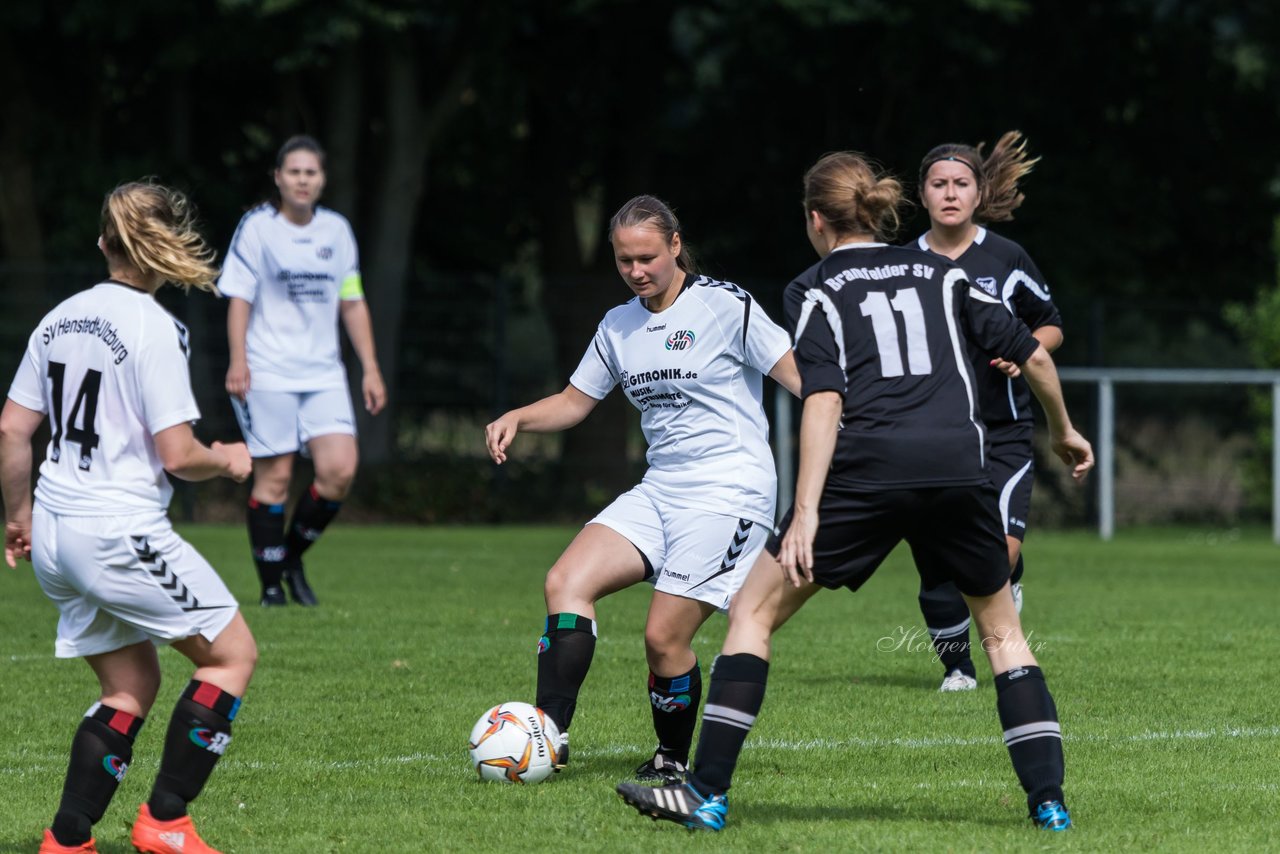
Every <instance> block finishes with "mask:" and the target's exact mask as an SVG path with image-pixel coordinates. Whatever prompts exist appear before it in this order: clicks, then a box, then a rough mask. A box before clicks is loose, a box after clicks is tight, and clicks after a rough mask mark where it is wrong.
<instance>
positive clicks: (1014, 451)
mask: <svg viewBox="0 0 1280 854" xmlns="http://www.w3.org/2000/svg"><path fill="white" fill-rule="evenodd" d="M1033 432H1034V428H1033V427H1032V426H1031V425H1030V424H1010V425H1008V426H1006V427H997V428H995V429H993V430H992V431H991V432H990V434H989V439H990V441H991V452H990V455H989V456H988V457H987V472H988V473H989V474H990V475H991V482H992V483H994V484H995V486H996V492H998V493H999V495H1000V517H1001V520H1002V522H1003V524H1004V532H1005V535H1006V536H1009V537H1013V538H1014V539H1016V540H1019V541H1021V540H1022V539H1023V538H1025V537H1026V535H1027V516H1028V515H1030V513H1031V486H1032V484H1033V483H1034V481H1035V479H1036V465H1035V454H1034V453H1033V451H1032V449H1031V438H1032V435H1033Z"/></svg>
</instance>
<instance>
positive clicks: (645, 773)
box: [636, 750, 689, 786]
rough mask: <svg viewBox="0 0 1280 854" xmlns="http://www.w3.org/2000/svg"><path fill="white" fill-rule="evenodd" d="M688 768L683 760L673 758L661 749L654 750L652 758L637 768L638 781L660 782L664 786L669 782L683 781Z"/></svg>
mask: <svg viewBox="0 0 1280 854" xmlns="http://www.w3.org/2000/svg"><path fill="white" fill-rule="evenodd" d="M688 770H689V769H688V768H687V767H685V764H684V763H683V762H681V761H679V760H678V759H672V758H671V757H670V756H667V755H666V754H665V753H663V752H662V751H661V750H657V751H654V754H653V758H652V759H649V760H648V761H646V762H645V763H644V764H643V765H641V766H640V767H639V768H637V769H636V782H639V783H658V784H659V785H663V786H665V785H667V784H668V783H683V782H684V775H685V773H686V772H688Z"/></svg>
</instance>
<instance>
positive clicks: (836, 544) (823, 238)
mask: <svg viewBox="0 0 1280 854" xmlns="http://www.w3.org/2000/svg"><path fill="white" fill-rule="evenodd" d="M804 187H805V197H804V209H805V213H806V226H807V229H806V231H807V234H808V237H809V241H810V243H811V245H812V246H813V248H814V250H815V251H816V252H817V253H818V255H819V256H820V258H821V260H820V261H818V263H817V264H815V265H813V266H812V267H810V268H809V269H808V270H806V271H805V272H803V273H801V274H800V276H798V277H797V278H796V279H795V280H794V281H792V283H791V284H790V285H788V286H787V290H788V292H793V291H796V290H799V291H801V292H802V293H803V294H804V299H803V306H802V309H801V311H800V315H799V318H798V320H797V323H796V341H795V354H796V363H797V365H798V366H799V370H800V376H801V378H802V379H803V383H804V388H803V396H804V412H803V415H802V416H801V420H800V459H799V466H798V469H797V478H796V490H795V496H796V497H795V504H794V506H793V507H792V509H791V510H790V511H789V512H788V513H787V514H786V515H785V516H784V517H783V519H782V522H781V523H780V525H779V528H780V530H782V531H785V534H783V535H782V536H781V537H771V538H770V539H769V542H768V544H767V545H766V547H765V553H764V554H762V555H761V556H760V559H759V560H758V561H757V562H756V564H755V566H754V567H753V568H752V569H751V572H750V574H749V575H748V577H747V579H746V582H745V583H744V584H743V587H742V590H741V591H739V593H738V596H737V598H736V599H735V600H734V603H733V609H732V610H731V612H730V614H729V631H728V633H727V634H726V636H725V642H724V647H723V649H722V650H721V653H720V655H719V656H718V657H717V658H716V661H715V665H714V667H713V668H712V672H711V685H710V688H709V690H708V691H707V706H706V710H705V712H704V715H703V722H702V730H701V732H700V733H699V735H698V750H697V757H696V759H695V760H694V765H693V767H692V768H691V769H690V771H689V774H688V779H687V781H686V782H684V783H675V784H670V785H666V786H663V787H658V788H655V787H650V786H637V785H635V784H633V783H621V784H619V785H618V787H617V791H618V793H619V794H620V795H621V796H622V798H623V800H625V801H626V802H627V803H628V804H631V805H632V806H634V807H635V808H636V809H637V810H639V811H640V812H641V813H642V814H644V815H648V816H651V817H653V818H661V819H664V820H667V821H672V822H676V823H679V824H682V825H684V826H686V827H690V828H698V829H704V830H720V829H722V828H723V827H724V825H725V821H726V819H727V816H728V806H729V803H728V797H727V793H728V791H729V788H730V785H731V782H732V778H733V774H734V771H735V770H736V766H737V762H738V757H739V755H740V752H741V750H742V747H743V744H744V742H745V741H746V738H747V735H748V734H749V733H750V731H751V728H752V726H753V725H754V724H755V721H756V717H757V715H759V713H760V710H761V708H762V706H763V703H764V696H765V686H766V684H767V682H768V679H769V670H770V661H769V659H770V656H771V644H772V636H773V633H774V632H776V631H777V630H778V629H779V628H781V626H782V625H783V624H784V623H786V622H787V620H789V619H790V618H791V617H792V616H793V615H794V614H795V613H796V612H797V611H799V610H800V608H801V607H802V606H803V605H804V604H805V602H807V601H808V600H809V599H810V597H812V596H813V595H814V594H815V593H817V592H818V591H819V590H821V589H823V588H824V587H825V588H830V589H836V588H840V587H847V588H849V589H850V590H857V589H858V588H859V587H861V586H862V585H863V584H864V583H865V582H866V581H867V579H868V578H870V577H871V575H872V574H873V573H874V572H875V571H876V569H877V567H879V565H880V564H881V562H882V561H883V560H884V559H885V558H886V557H887V556H888V555H889V553H890V552H891V551H892V550H893V549H894V548H895V547H896V546H897V545H898V544H899V543H900V542H902V541H903V540H906V541H907V543H908V544H909V545H910V547H911V553H912V556H913V558H914V559H915V564H916V570H917V571H918V573H919V575H920V579H921V582H922V584H923V585H924V586H925V587H927V588H932V587H935V586H937V585H938V584H940V583H942V582H945V581H952V582H954V583H955V584H956V586H957V587H958V588H959V589H960V591H961V592H962V593H963V594H964V596H965V599H966V601H967V602H968V603H969V607H970V608H971V609H972V611H973V616H974V620H975V621H976V622H977V624H978V627H979V630H980V631H981V632H982V636H983V637H984V638H987V639H988V643H985V644H984V645H983V646H984V651H985V652H986V653H987V657H988V658H989V659H990V662H991V667H992V670H993V671H995V672H996V674H997V676H996V679H995V687H996V707H997V711H998V713H999V717H1000V723H1001V726H1002V729H1003V730H1004V739H1005V745H1006V746H1007V747H1008V750H1009V758H1010V760H1011V761H1012V763H1013V767H1014V771H1015V772H1016V773H1017V775H1018V780H1019V782H1020V783H1021V784H1022V786H1023V789H1024V791H1025V792H1026V795H1027V805H1028V808H1029V811H1030V815H1031V818H1032V819H1033V821H1034V822H1035V824H1036V826H1037V827H1039V828H1042V829H1045V830H1054V831H1058V830H1066V829H1067V828H1068V827H1070V826H1071V818H1070V816H1069V815H1068V813H1067V808H1066V806H1065V804H1064V803H1063V793H1062V783H1063V774H1064V766H1063V757H1062V735H1061V730H1060V727H1059V724H1058V715H1057V710H1056V708H1055V706H1054V702H1053V697H1052V696H1051V695H1050V693H1049V688H1048V685H1047V684H1046V682H1045V678H1044V674H1043V673H1042V672H1041V670H1040V667H1039V665H1038V663H1037V662H1036V658H1035V656H1034V655H1032V653H1031V650H1030V648H1029V647H1028V645H1027V643H1026V638H1025V636H1024V635H1023V633H1022V625H1021V623H1020V622H1019V620H1018V612H1017V610H1016V608H1015V607H1014V603H1013V595H1012V593H1011V592H1010V589H1009V565H1008V562H1007V561H1006V554H1005V548H1004V537H1003V536H1002V530H1001V526H1000V522H999V518H998V516H997V499H996V492H995V490H994V488H993V487H992V485H991V482H990V480H989V478H988V477H987V473H986V460H985V456H986V448H985V442H984V439H985V431H984V428H983V426H982V422H981V420H980V419H979V417H978V411H977V405H976V404H977V401H976V399H975V396H974V393H973V368H972V366H971V364H970V363H969V357H968V354H967V353H966V350H965V347H966V344H967V343H969V342H972V343H973V344H975V345H977V346H979V347H981V348H983V349H984V350H986V351H987V352H988V353H991V354H992V355H1003V356H1005V357H1007V358H1008V359H1010V360H1011V361H1013V362H1015V363H1017V364H1019V365H1021V366H1022V369H1023V371H1024V373H1025V375H1026V376H1027V378H1028V380H1029V381H1030V382H1031V384H1032V388H1033V389H1034V391H1035V394H1036V397H1037V398H1038V399H1039V401H1040V403H1041V404H1042V405H1043V407H1044V410H1045V415H1046V418H1047V420H1048V424H1049V434H1050V442H1051V445H1052V447H1053V450H1054V452H1055V453H1056V454H1057V455H1058V456H1059V457H1060V458H1061V459H1062V460H1063V462H1065V463H1066V464H1067V465H1068V466H1069V467H1070V468H1071V471H1072V474H1073V476H1075V477H1076V478H1082V477H1084V475H1085V473H1086V472H1088V471H1089V469H1090V468H1091V467H1092V466H1093V450H1092V448H1091V447H1090V445H1089V442H1088V441H1087V440H1086V439H1085V438H1084V437H1083V436H1081V435H1080V434H1079V433H1078V432H1076V430H1075V428H1074V427H1072V426H1071V420H1070V418H1069V417H1068V415H1067V410H1066V407H1065V406H1064V405H1063V402H1062V389H1061V386H1060V385H1059V383H1058V375H1057V371H1056V369H1055V368H1054V365H1053V359H1052V357H1051V356H1049V354H1048V353H1046V352H1045V351H1044V348H1043V347H1041V346H1040V344H1039V342H1037V341H1036V340H1035V338H1033V337H1032V336H1031V334H1030V333H1029V332H1028V331H1027V329H1026V327H1025V326H1023V325H1022V324H1021V323H1019V322H1018V321H1017V320H1015V319H1014V318H1013V317H1011V316H1010V315H1009V313H1008V311H1006V310H1005V308H1004V306H1003V305H1001V304H1000V303H999V302H998V301H997V300H995V299H994V298H992V297H991V296H989V295H987V294H985V293H982V292H981V291H979V290H977V289H975V288H974V287H972V285H971V283H970V282H969V281H968V279H967V278H966V276H965V271H964V270H963V269H961V268H960V267H957V266H956V265H955V264H953V263H952V262H951V261H949V260H947V259H945V258H940V257H938V256H936V255H929V254H926V253H923V252H920V251H918V250H916V249H909V248H904V247H898V246H888V245H886V244H885V243H883V242H880V238H881V236H882V235H884V234H885V233H886V232H888V231H891V230H892V229H893V228H894V227H896V224H897V222H898V207H899V205H900V204H901V202H902V185H901V184H900V183H899V182H898V181H896V180H894V179H893V178H891V177H889V176H885V175H879V174H877V173H876V170H875V169H873V168H872V166H871V165H870V164H869V163H868V162H867V161H866V159H865V158H864V157H862V156H861V155H859V154H857V153H855V152H835V153H833V154H828V155H825V156H824V157H822V158H821V159H820V160H819V161H818V162H817V163H815V164H814V165H813V166H812V167H811V168H810V169H809V171H808V172H807V173H806V174H805V180H804ZM995 639H999V640H998V641H996V640H995Z"/></svg>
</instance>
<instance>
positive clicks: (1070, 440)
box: [1050, 429, 1093, 481]
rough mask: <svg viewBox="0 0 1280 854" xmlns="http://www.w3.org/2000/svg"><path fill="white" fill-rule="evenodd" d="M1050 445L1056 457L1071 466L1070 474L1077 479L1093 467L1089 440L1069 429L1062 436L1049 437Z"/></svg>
mask: <svg viewBox="0 0 1280 854" xmlns="http://www.w3.org/2000/svg"><path fill="white" fill-rule="evenodd" d="M1050 445H1051V446H1052V448H1053V452H1054V453H1055V454H1057V455H1058V459H1060V460H1062V461H1063V462H1064V463H1066V464H1067V465H1068V466H1070V467H1071V476H1072V477H1073V478H1075V479H1076V480H1077V481H1080V480H1084V476H1085V475H1087V474H1088V473H1089V469H1091V468H1093V446H1092V445H1090V444H1089V440H1088V439H1086V438H1085V437H1084V436H1081V435H1080V434H1079V433H1077V432H1076V431H1075V430H1074V429H1071V430H1068V431H1067V432H1066V433H1064V434H1063V435H1062V436H1052V437H1050Z"/></svg>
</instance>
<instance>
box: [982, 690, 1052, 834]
mask: <svg viewBox="0 0 1280 854" xmlns="http://www.w3.org/2000/svg"><path fill="white" fill-rule="evenodd" d="M995 683H996V708H997V709H998V710H999V712H1000V726H1001V727H1003V729H1004V743H1005V746H1006V747H1008V748H1009V758H1010V759H1011V760H1013V770H1014V771H1016V772H1017V774H1018V780H1019V782H1021V783H1022V788H1023V789H1024V790H1025V791H1026V793H1027V806H1028V807H1029V808H1030V809H1031V810H1032V811H1033V812H1034V809H1035V806H1036V805H1037V804H1040V803H1042V802H1044V801H1050V800H1058V801H1060V800H1062V778H1063V773H1064V767H1063V759H1062V730H1061V728H1060V727H1059V726H1058V710H1057V708H1056V707H1055V706H1054V704H1053V696H1052V695H1050V694H1049V686H1048V685H1047V684H1045V681H1044V674H1043V673H1041V671H1040V668H1039V667H1015V668H1014V669H1013V670H1010V671H1008V672H1006V673H1001V674H999V675H998V676H996V679H995Z"/></svg>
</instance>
